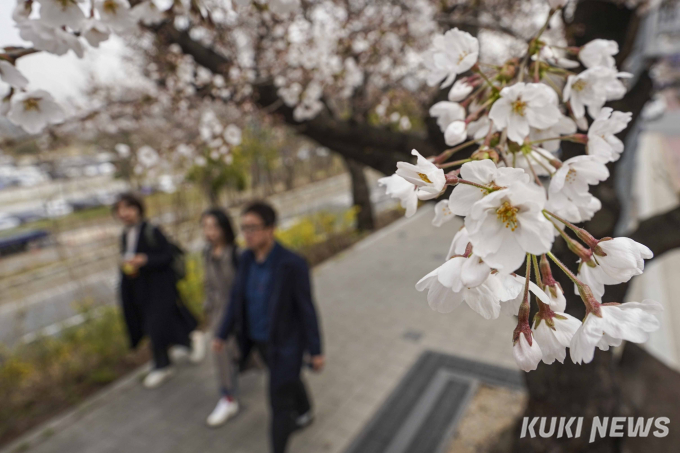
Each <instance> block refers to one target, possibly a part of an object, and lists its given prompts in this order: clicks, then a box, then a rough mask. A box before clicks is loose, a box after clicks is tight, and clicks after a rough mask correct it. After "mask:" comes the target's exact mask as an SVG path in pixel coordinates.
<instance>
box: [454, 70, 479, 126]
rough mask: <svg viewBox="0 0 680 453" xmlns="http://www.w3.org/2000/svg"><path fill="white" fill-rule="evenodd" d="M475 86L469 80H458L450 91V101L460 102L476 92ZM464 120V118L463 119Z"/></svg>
mask: <svg viewBox="0 0 680 453" xmlns="http://www.w3.org/2000/svg"><path fill="white" fill-rule="evenodd" d="M474 88H475V87H474V86H472V85H470V84H469V83H468V82H467V80H463V79H462V80H456V83H454V84H453V86H452V87H451V89H450V90H449V101H451V102H460V101H462V100H463V99H465V98H466V97H468V95H469V94H470V93H472V90H474ZM461 119H462V118H461Z"/></svg>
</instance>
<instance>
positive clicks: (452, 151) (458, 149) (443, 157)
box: [432, 138, 482, 164]
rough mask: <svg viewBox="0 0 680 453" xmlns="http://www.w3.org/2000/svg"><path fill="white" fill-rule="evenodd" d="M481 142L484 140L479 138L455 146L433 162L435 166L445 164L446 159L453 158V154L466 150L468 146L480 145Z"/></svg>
mask: <svg viewBox="0 0 680 453" xmlns="http://www.w3.org/2000/svg"><path fill="white" fill-rule="evenodd" d="M481 141H482V139H481V138H478V139H474V140H470V141H467V142H465V143H461V144H460V145H458V146H454V147H453V148H449V149H446V150H444V151H443V152H442V153H441V154H439V155H438V156H437V157H435V158H434V160H433V161H432V162H433V163H435V164H440V163H444V162H445V161H446V159H448V158H449V157H451V156H452V155H453V154H455V153H457V152H458V151H460V150H462V149H465V148H467V147H468V146H471V145H474V144H475V143H478V142H481Z"/></svg>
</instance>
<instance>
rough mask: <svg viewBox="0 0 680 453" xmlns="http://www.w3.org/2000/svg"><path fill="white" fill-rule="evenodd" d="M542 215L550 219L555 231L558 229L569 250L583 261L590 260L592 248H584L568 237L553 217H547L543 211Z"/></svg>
mask: <svg viewBox="0 0 680 453" xmlns="http://www.w3.org/2000/svg"><path fill="white" fill-rule="evenodd" d="M543 216H544V217H545V218H546V219H548V220H549V221H550V223H552V224H553V226H554V227H555V229H556V230H557V231H559V233H560V236H562V239H564V241H565V242H566V243H567V247H569V250H571V251H572V252H573V253H574V254H575V255H576V256H578V257H579V258H581V260H583V262H587V261H590V258H591V257H592V256H593V251H592V250H590V249H586V248H584V247H583V246H582V245H581V244H579V243H578V242H576V241H575V240H573V239H572V238H570V237H569V236H568V235H567V233H565V232H564V230H562V228H560V227H559V226H558V225H557V224H556V223H555V221H554V220H553V219H551V218H550V217H548V215H546V214H545V212H544V213H543Z"/></svg>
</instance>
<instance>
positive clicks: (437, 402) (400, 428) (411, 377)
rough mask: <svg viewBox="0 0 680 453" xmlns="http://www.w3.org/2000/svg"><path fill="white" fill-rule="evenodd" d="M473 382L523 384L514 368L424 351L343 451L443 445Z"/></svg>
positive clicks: (397, 452) (412, 452)
mask: <svg viewBox="0 0 680 453" xmlns="http://www.w3.org/2000/svg"><path fill="white" fill-rule="evenodd" d="M479 382H483V383H486V384H489V385H496V386H505V387H511V388H517V389H520V388H523V386H524V383H523V379H522V375H521V374H520V373H519V372H518V371H515V370H510V369H507V368H501V367H497V366H494V365H488V364H486V363H480V362H475V361H473V360H468V359H463V358H460V357H455V356H451V355H447V354H441V353H438V352H432V351H427V352H424V353H423V354H422V355H421V356H420V357H419V358H418V360H417V361H416V363H415V364H414V365H413V366H412V367H411V369H410V370H409V371H408V372H407V373H406V376H404V378H403V379H402V380H401V382H400V383H399V385H397V388H396V389H395V390H394V391H393V392H392V394H391V395H390V397H389V398H388V399H387V401H386V402H385V403H384V404H383V405H382V407H381V408H380V409H378V411H377V412H376V414H375V415H374V416H373V419H372V420H371V421H370V422H369V423H368V425H367V426H366V427H365V428H364V430H363V431H362V432H361V433H360V434H359V435H358V436H357V438H356V439H355V440H354V442H352V444H351V445H350V447H349V448H348V449H347V451H346V453H436V452H441V451H445V449H446V448H447V447H448V444H449V439H450V438H451V436H452V435H453V433H454V430H455V428H456V425H457V423H458V421H459V419H460V417H461V415H462V414H463V412H464V411H465V408H466V407H467V405H468V403H469V401H470V398H472V396H473V395H474V394H475V391H476V389H477V385H478V383H479Z"/></svg>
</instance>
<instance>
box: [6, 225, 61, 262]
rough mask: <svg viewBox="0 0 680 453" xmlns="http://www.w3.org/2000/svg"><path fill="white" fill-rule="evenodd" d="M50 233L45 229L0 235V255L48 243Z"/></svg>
mask: <svg viewBox="0 0 680 453" xmlns="http://www.w3.org/2000/svg"><path fill="white" fill-rule="evenodd" d="M49 239H50V233H49V231H47V230H32V231H25V232H22V233H17V234H13V235H9V236H5V237H0V256H6V255H11V254H13V253H20V252H24V251H26V250H29V249H31V248H34V247H42V246H44V245H45V244H48V243H49Z"/></svg>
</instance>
